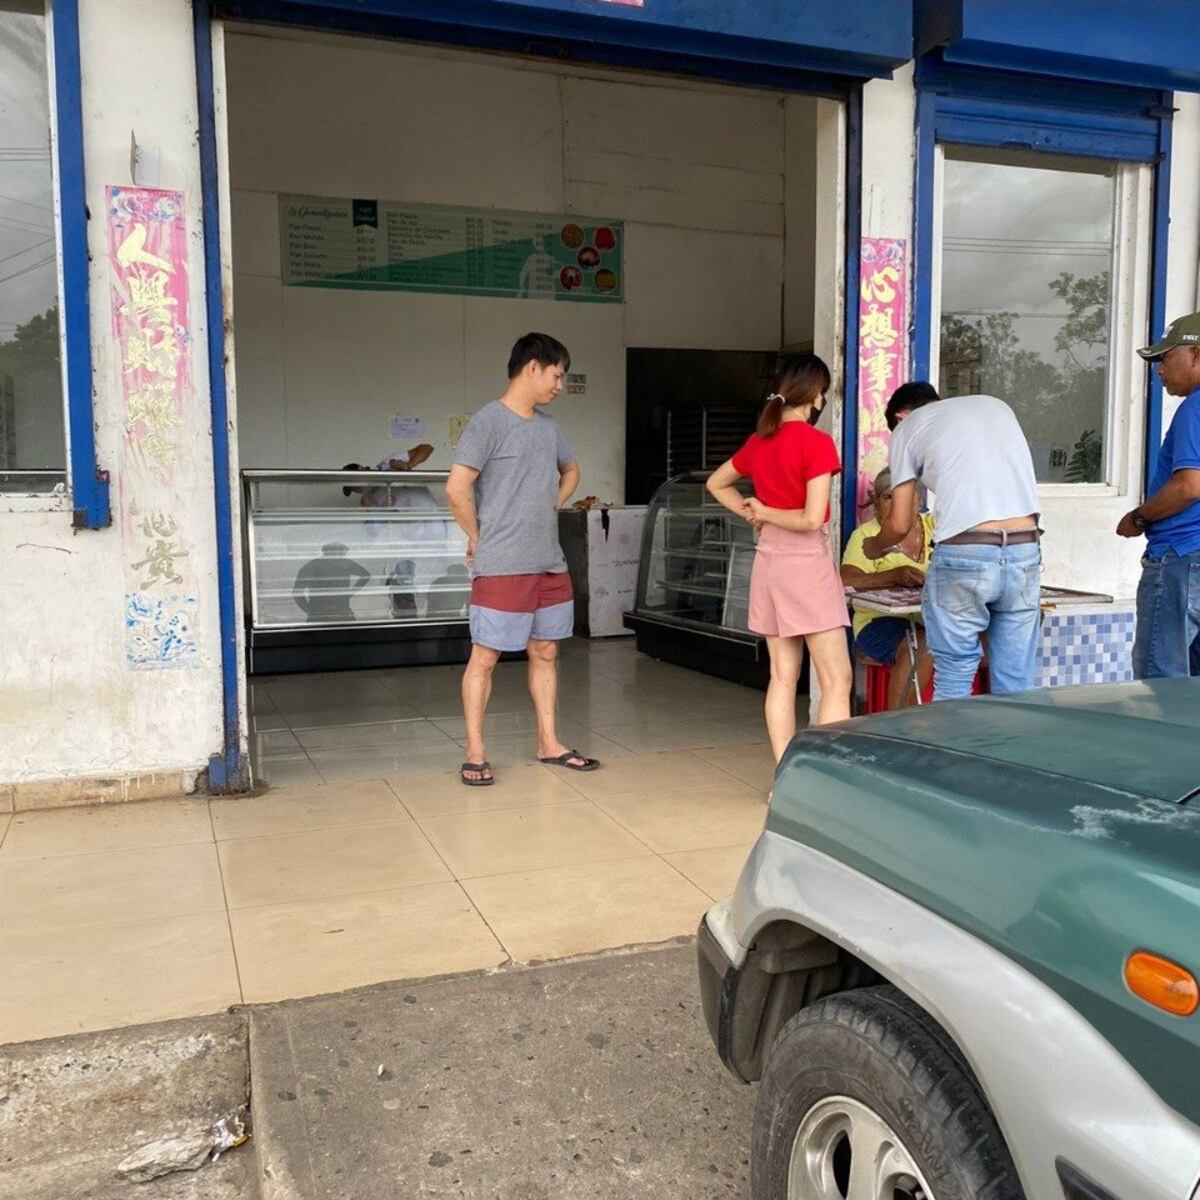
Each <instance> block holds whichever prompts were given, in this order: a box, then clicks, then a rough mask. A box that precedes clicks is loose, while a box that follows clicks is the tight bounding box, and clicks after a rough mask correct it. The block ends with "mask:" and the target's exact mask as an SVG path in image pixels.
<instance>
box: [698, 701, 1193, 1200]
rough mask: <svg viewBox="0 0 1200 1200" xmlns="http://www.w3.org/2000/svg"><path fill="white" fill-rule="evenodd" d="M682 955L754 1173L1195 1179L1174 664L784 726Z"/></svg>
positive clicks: (1150, 1183) (952, 1189)
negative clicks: (1162, 672)
mask: <svg viewBox="0 0 1200 1200" xmlns="http://www.w3.org/2000/svg"><path fill="white" fill-rule="evenodd" d="M699 963H700V983H701V991H702V995H703V999H704V1009H705V1015H706V1018H707V1021H708V1026H709V1030H710V1032H711V1034H712V1036H713V1039H714V1041H715V1043H716V1045H717V1048H718V1051H719V1053H720V1055H721V1058H722V1060H723V1061H724V1062H725V1064H726V1065H727V1066H728V1067H729V1069H730V1070H731V1071H732V1072H733V1073H734V1074H735V1075H736V1076H737V1077H738V1078H740V1079H742V1080H744V1081H746V1082H751V1081H754V1080H761V1082H760V1084H759V1093H758V1101H757V1110H756V1116H755V1124H754V1132H753V1147H752V1178H753V1196H754V1200H1018V1198H1022V1197H1023V1198H1024V1200H1200V1186H1198V1180H1200V1013H1197V1006H1198V1005H1200V991H1198V989H1197V981H1196V973H1200V679H1194V680H1188V679H1172V680H1159V681H1154V682H1149V683H1134V684H1122V685H1118V686H1113V687H1087V688H1064V689H1059V690H1055V691H1042V692H1030V693H1026V694H1023V695H1020V696H1004V697H999V696H998V697H987V698H979V699H973V700H969V701H961V702H951V703H945V704H937V705H929V706H926V707H923V708H915V709H909V710H907V711H905V712H897V713H889V714H885V715H881V716H878V717H870V718H867V719H864V720H860V721H849V722H846V723H844V724H841V725H837V726H829V727H826V728H823V729H814V730H811V731H808V732H806V733H803V734H801V735H800V736H798V737H797V738H796V740H795V741H794V742H793V743H792V746H791V747H790V749H789V750H788V753H787V755H786V757H785V758H784V760H783V762H782V763H781V764H780V769H779V772H778V774H777V776H776V782H775V794H774V800H773V802H772V804H771V808H770V811H769V814H768V816H767V823H766V828H765V830H764V832H763V835H762V837H761V838H760V839H759V841H758V844H757V845H756V846H755V848H754V850H753V851H752V853H751V855H750V858H749V861H748V862H747V863H746V867H745V869H744V870H743V872H742V876H741V879H740V881H739V882H738V886H737V890H736V892H735V893H734V894H733V896H731V897H730V898H729V899H728V900H725V901H723V902H722V903H720V904H718V905H716V906H715V907H714V908H713V909H712V910H711V911H710V912H709V913H708V914H707V916H706V917H705V919H704V921H703V922H702V923H701V927H700V936H699Z"/></svg>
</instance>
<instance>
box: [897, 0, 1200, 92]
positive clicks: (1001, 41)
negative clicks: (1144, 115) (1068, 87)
mask: <svg viewBox="0 0 1200 1200" xmlns="http://www.w3.org/2000/svg"><path fill="white" fill-rule="evenodd" d="M1197 18H1198V8H1197V3H1196V0H1054V2H1053V3H1052V4H1047V3H1046V0H917V5H916V48H917V51H918V52H919V53H922V54H924V53H926V52H927V51H930V50H935V49H941V50H942V55H943V58H944V59H945V61H946V62H949V63H962V64H965V65H972V66H979V67H989V68H1000V69H1001V70H1008V71H1024V72H1029V73H1034V74H1039V75H1052V76H1053V75H1056V76H1064V77H1066V78H1069V79H1085V80H1093V81H1096V82H1100V83H1116V84H1126V85H1129V86H1133V87H1142V88H1160V89H1166V90H1171V91H1175V90H1179V91H1200V54H1197V52H1196V44H1195V43H1196V30H1197V26H1198V20H1197Z"/></svg>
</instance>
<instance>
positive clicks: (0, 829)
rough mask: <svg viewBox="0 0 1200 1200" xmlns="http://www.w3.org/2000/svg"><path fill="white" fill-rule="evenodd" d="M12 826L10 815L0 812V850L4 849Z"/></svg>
mask: <svg viewBox="0 0 1200 1200" xmlns="http://www.w3.org/2000/svg"><path fill="white" fill-rule="evenodd" d="M11 824H12V813H6V812H0V850H3V849H4V841H5V838H6V837H7V836H8V829H9V826H10V825H11Z"/></svg>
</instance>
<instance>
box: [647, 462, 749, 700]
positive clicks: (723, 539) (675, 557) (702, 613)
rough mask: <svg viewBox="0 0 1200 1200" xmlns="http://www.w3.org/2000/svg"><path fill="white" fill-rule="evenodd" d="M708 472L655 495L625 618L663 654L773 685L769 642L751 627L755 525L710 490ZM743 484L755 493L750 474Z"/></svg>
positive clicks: (725, 675)
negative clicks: (751, 583) (751, 526)
mask: <svg viewBox="0 0 1200 1200" xmlns="http://www.w3.org/2000/svg"><path fill="white" fill-rule="evenodd" d="M707 478H708V475H707V473H693V474H689V475H680V476H677V477H676V478H674V479H670V480H668V481H667V482H666V483H664V484H663V485H662V486H661V487H660V488H659V489H658V491H657V492H655V494H654V497H653V498H652V499H651V501H650V505H649V508H648V509H647V511H646V521H645V524H644V525H643V527H642V550H641V561H640V563H639V566H638V585H637V593H636V596H635V599H634V608H633V611H632V612H629V613H627V614H626V616H625V624H626V626H627V628H629V629H632V630H633V631H634V633H635V634H636V635H637V646H638V649H639V650H641V651H643V652H645V653H647V654H650V655H652V656H653V657H655V658H661V659H665V660H667V661H668V662H675V663H679V664H681V665H682V666H686V667H693V668H695V669H696V670H699V671H706V672H708V673H709V674H712V675H719V676H721V677H722V678H725V679H733V680H736V681H738V682H740V683H748V684H752V685H754V686H757V687H765V686H766V682H767V678H768V676H769V673H770V667H769V663H768V659H767V648H766V643H765V642H764V640H763V639H762V638H761V637H760V636H759V635H758V634H756V633H751V632H750V631H749V629H748V628H747V618H748V616H749V609H750V572H751V569H752V568H753V566H754V531H753V530H752V529H751V528H750V526H749V525H748V524H747V523H746V522H745V521H743V520H742V519H741V518H740V517H736V516H734V515H733V513H731V512H729V510H728V509H726V508H723V507H722V506H721V505H720V504H718V503H717V502H716V501H715V500H714V499H713V498H712V497H711V496H710V495H709V494H708V492H707V491H706V490H705V487H704V482H705V480H706V479H707ZM738 486H739V487H740V488H741V490H742V491H743V492H744V493H745V494H746V495H749V494H750V486H749V481H748V480H741V481H740V482H739V484H738Z"/></svg>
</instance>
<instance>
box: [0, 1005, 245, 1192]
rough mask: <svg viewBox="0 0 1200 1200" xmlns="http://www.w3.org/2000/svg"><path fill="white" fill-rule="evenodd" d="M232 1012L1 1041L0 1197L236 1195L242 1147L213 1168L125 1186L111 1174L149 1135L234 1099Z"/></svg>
mask: <svg viewBox="0 0 1200 1200" xmlns="http://www.w3.org/2000/svg"><path fill="white" fill-rule="evenodd" d="M248 1042H249V1022H248V1020H247V1017H246V1016H245V1014H243V1013H223V1014H219V1015H216V1016H211V1017H202V1018H195V1019H186V1020H180V1021H168V1022H164V1023H162V1024H157V1025H151V1026H148V1027H144V1028H142V1029H118V1030H111V1031H108V1032H105V1033H95V1034H80V1035H76V1036H72V1037H64V1038H51V1039H47V1040H45V1041H39V1042H23V1043H16V1044H12V1045H8V1046H2V1047H0V1195H3V1196H13V1197H20V1198H21V1200H63V1198H64V1197H66V1196H71V1197H87V1200H109V1197H114V1198H115V1197H134V1196H136V1197H138V1198H139V1200H158V1198H159V1197H164V1198H165V1197H168V1196H169V1197H171V1198H172V1200H174V1198H176V1197H181V1198H182V1197H187V1196H189V1195H195V1196H204V1197H208V1196H212V1197H214V1198H215V1197H224V1196H226V1195H228V1196H231V1197H232V1196H235V1195H237V1196H246V1195H251V1193H247V1192H246V1191H245V1188H244V1186H243V1180H242V1179H241V1177H242V1176H245V1177H246V1179H248V1180H252V1178H253V1175H254V1172H253V1170H248V1169H247V1168H248V1167H249V1165H250V1164H249V1159H250V1158H251V1155H252V1152H251V1151H250V1150H249V1149H248V1148H247V1147H242V1148H239V1149H238V1150H234V1151H231V1152H230V1153H229V1154H227V1155H224V1156H222V1158H221V1160H220V1162H218V1163H217V1164H216V1165H215V1166H211V1165H210V1166H205V1167H202V1168H201V1169H200V1170H199V1171H196V1172H188V1173H187V1174H186V1175H185V1174H175V1175H171V1176H164V1177H163V1178H162V1179H159V1180H155V1181H153V1182H151V1183H146V1184H134V1183H131V1182H129V1181H128V1180H126V1179H124V1178H123V1177H121V1176H120V1175H119V1174H118V1173H117V1167H118V1164H119V1163H120V1162H121V1161H122V1160H123V1159H124V1158H125V1157H126V1156H127V1155H129V1154H130V1153H132V1152H133V1151H135V1150H138V1149H140V1148H141V1147H142V1146H145V1145H146V1144H147V1143H149V1142H152V1141H156V1140H157V1139H160V1138H172V1137H184V1136H187V1135H189V1134H194V1133H197V1132H203V1131H204V1130H206V1129H207V1128H209V1127H210V1126H211V1125H212V1123H213V1122H214V1121H215V1120H217V1119H218V1118H219V1117H222V1116H225V1115H227V1114H229V1113H232V1112H236V1111H237V1110H238V1109H239V1108H241V1109H243V1110H244V1109H245V1107H246V1105H247V1103H248V1100H249V1093H250V1056H249V1044H248Z"/></svg>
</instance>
